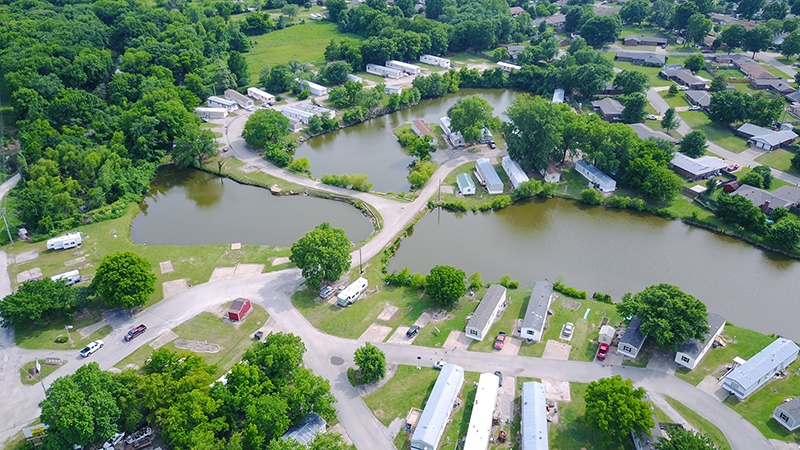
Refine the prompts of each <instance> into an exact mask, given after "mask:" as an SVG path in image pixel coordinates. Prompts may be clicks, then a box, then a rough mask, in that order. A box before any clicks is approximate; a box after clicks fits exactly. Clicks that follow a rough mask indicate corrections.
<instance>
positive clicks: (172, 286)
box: [161, 278, 189, 298]
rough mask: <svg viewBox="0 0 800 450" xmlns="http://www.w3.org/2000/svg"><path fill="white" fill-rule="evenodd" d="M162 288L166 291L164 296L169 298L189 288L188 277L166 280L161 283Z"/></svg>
mask: <svg viewBox="0 0 800 450" xmlns="http://www.w3.org/2000/svg"><path fill="white" fill-rule="evenodd" d="M161 289H162V290H163V291H164V298H168V297H172V296H173V295H175V294H177V293H179V292H183V291H185V290H187V289H189V283H187V282H186V278H180V279H178V280H172V281H165V282H164V283H162V284H161Z"/></svg>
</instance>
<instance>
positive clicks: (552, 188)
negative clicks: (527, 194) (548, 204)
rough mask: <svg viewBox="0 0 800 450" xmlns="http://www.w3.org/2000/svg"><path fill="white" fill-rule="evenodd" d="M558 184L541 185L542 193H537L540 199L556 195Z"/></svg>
mask: <svg viewBox="0 0 800 450" xmlns="http://www.w3.org/2000/svg"><path fill="white" fill-rule="evenodd" d="M557 187H558V184H556V183H545V184H543V185H542V192H540V193H539V195H541V196H542V197H547V198H551V197H553V196H554V195H555V194H556V188H557Z"/></svg>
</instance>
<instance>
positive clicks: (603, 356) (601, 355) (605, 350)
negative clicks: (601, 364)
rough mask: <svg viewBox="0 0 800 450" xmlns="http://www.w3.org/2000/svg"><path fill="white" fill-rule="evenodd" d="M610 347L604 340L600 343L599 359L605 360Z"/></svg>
mask: <svg viewBox="0 0 800 450" xmlns="http://www.w3.org/2000/svg"><path fill="white" fill-rule="evenodd" d="M608 347H609V345H608V344H606V343H605V342H603V343H602V344H600V348H598V349H597V359H599V360H600V361H605V360H606V356H608Z"/></svg>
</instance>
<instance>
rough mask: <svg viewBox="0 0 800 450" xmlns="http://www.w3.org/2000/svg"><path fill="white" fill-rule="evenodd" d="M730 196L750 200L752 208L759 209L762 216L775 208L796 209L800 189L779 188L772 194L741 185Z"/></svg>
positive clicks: (798, 202)
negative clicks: (738, 196) (739, 196)
mask: <svg viewBox="0 0 800 450" xmlns="http://www.w3.org/2000/svg"><path fill="white" fill-rule="evenodd" d="M730 195H741V196H742V197H744V198H746V199H748V200H750V203H752V204H753V206H756V207H758V208H761V211H762V212H764V214H772V211H774V210H775V208H778V207H781V208H786V209H791V208H796V207H797V206H798V205H800V188H798V187H797V186H781V187H779V188H778V189H775V190H774V191H772V192H768V191H765V190H763V189H759V188H757V187H753V186H750V185H747V184H743V185H741V186H740V187H739V189H736V190H735V191H733V192H731V193H730Z"/></svg>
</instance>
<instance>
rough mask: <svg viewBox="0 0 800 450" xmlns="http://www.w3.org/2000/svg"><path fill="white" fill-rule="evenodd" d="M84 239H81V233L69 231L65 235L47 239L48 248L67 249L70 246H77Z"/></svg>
mask: <svg viewBox="0 0 800 450" xmlns="http://www.w3.org/2000/svg"><path fill="white" fill-rule="evenodd" d="M82 242H83V240H82V239H81V233H80V232H77V231H76V232H75V233H67V234H65V235H63V236H59V237H54V238H53V239H48V240H47V249H48V250H66V249H70V248H75V247H77V246H79V245H81V243H82Z"/></svg>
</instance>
